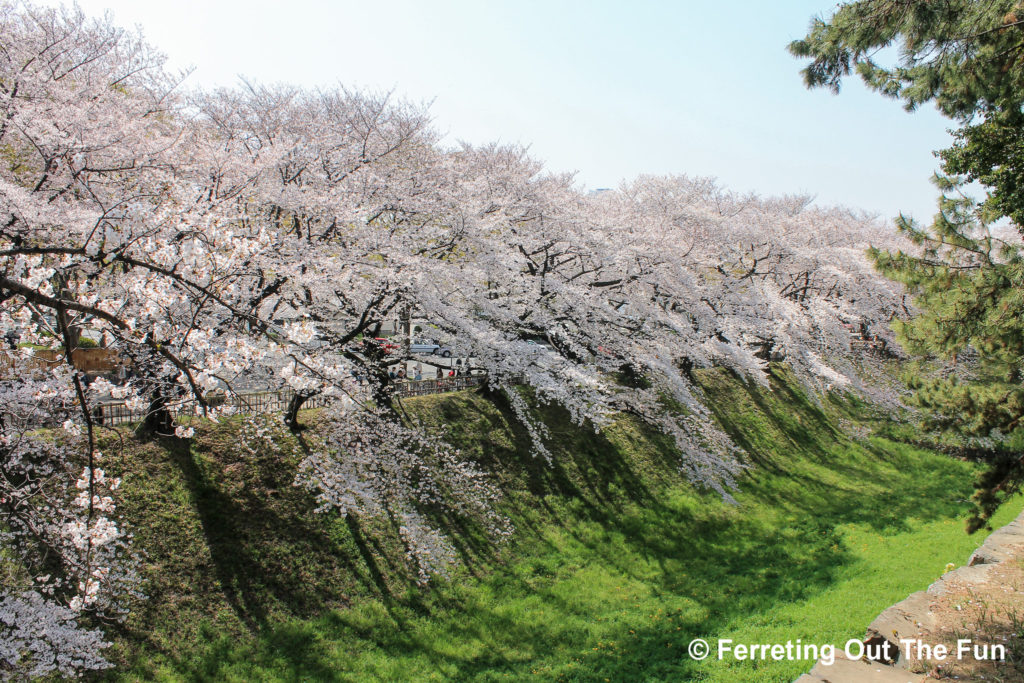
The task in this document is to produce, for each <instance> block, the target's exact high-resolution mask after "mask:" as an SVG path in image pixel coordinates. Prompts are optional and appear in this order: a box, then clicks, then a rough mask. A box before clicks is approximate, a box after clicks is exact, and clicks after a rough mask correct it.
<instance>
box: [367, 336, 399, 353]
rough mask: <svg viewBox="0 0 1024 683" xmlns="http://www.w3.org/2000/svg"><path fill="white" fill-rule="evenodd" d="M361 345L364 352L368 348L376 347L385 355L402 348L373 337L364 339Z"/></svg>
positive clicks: (381, 338)
mask: <svg viewBox="0 0 1024 683" xmlns="http://www.w3.org/2000/svg"><path fill="white" fill-rule="evenodd" d="M362 343H363V349H364V350H366V349H367V348H368V347H370V346H376V347H377V348H379V349H380V350H381V351H383V352H384V353H386V354H392V353H395V352H397V351H398V350H400V349H401V348H402V347H401V345H399V344H396V343H395V342H393V341H391V340H390V339H385V338H384V337H373V338H372V339H371V338H366V337H364V338H363V342H362Z"/></svg>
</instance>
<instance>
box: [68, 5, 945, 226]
mask: <svg viewBox="0 0 1024 683" xmlns="http://www.w3.org/2000/svg"><path fill="white" fill-rule="evenodd" d="M51 4H53V3H51ZM80 5H81V7H82V8H83V10H85V11H86V12H87V13H89V14H99V13H101V12H102V11H103V10H104V9H106V8H109V9H110V10H111V11H112V12H113V15H114V19H115V21H116V22H117V23H119V24H122V25H127V26H131V25H134V24H138V25H140V26H141V27H142V30H143V32H144V33H145V35H146V36H147V38H148V39H149V40H150V42H152V43H153V44H155V45H156V46H157V47H159V48H160V49H161V50H162V51H164V52H165V53H167V54H168V56H169V57H170V58H171V61H172V64H175V65H178V66H183V65H193V66H195V68H196V71H195V73H194V74H193V75H192V77H191V79H190V83H192V84H194V85H202V86H209V85H233V84H236V83H238V78H239V77H240V76H245V77H247V78H250V79H253V80H256V81H261V82H291V83H298V84H301V85H306V86H318V85H319V86H329V85H332V84H335V83H342V84H345V85H349V86H356V87H364V88H370V89H387V90H390V89H393V90H394V91H395V93H396V94H397V95H400V96H403V97H406V98H408V99H412V100H417V101H420V100H432V101H433V104H432V106H431V112H432V114H433V117H434V121H435V125H436V127H437V128H438V129H440V130H441V131H442V132H445V133H447V134H448V136H449V140H452V141H454V140H456V139H463V140H468V141H470V142H486V141H490V140H500V141H504V142H519V143H523V144H527V145H529V146H530V148H531V151H532V153H533V155H534V156H536V157H538V158H540V159H542V160H543V161H545V162H546V163H547V164H548V166H549V168H551V169H553V170H557V171H577V178H578V180H579V182H580V183H581V184H582V185H585V186H586V187H588V188H596V187H614V186H616V185H618V183H619V182H620V181H621V180H622V179H623V178H629V177H633V176H635V175H637V174H640V173H687V174H690V175H711V176H716V177H718V178H719V180H720V181H721V182H722V183H723V184H724V185H726V186H728V187H730V188H731V189H734V190H739V191H751V190H753V191H757V192H760V193H762V194H775V193H786V192H790V193H793V192H807V193H811V194H814V195H816V196H817V198H818V203H819V204H843V205H847V206H851V207H856V208H860V209H864V210H868V211H872V212H877V213H880V214H882V215H884V216H892V215H895V214H896V213H897V212H898V211H900V210H904V211H909V212H911V213H913V214H914V215H915V216H916V217H918V218H928V217H930V215H931V213H932V211H933V208H934V206H935V202H934V198H935V191H934V188H933V187H932V186H931V185H930V183H929V182H928V178H929V177H930V175H931V173H932V172H933V171H934V170H935V168H936V166H937V164H936V160H935V158H934V157H933V156H932V150H934V149H937V148H940V147H944V146H946V145H947V144H948V142H949V136H948V135H947V134H946V132H945V129H946V128H947V127H949V122H948V121H946V120H944V119H942V118H941V117H940V116H939V115H938V114H937V113H936V112H935V111H934V110H933V109H932V108H931V107H928V108H927V109H926V110H922V111H919V112H916V113H914V114H907V113H905V112H904V111H903V110H902V108H901V107H900V105H899V104H898V103H896V102H893V101H891V100H886V99H883V98H882V97H881V96H879V95H875V94H872V93H868V92H866V91H865V90H864V88H863V87H862V86H861V85H860V84H859V82H855V81H853V80H851V81H849V82H848V83H847V86H846V88H844V91H843V93H842V95H840V96H839V97H833V96H832V95H830V94H829V93H827V92H823V91H815V92H809V91H807V90H805V89H804V87H803V84H802V82H801V79H800V76H799V73H798V72H799V69H800V68H801V63H800V62H798V61H797V60H795V59H793V58H791V57H790V56H789V54H788V53H787V52H786V49H785V48H786V45H787V43H788V42H789V41H790V40H792V39H794V38H799V37H801V36H802V35H803V33H804V30H805V29H806V27H807V25H808V22H809V21H810V18H811V16H812V15H814V14H816V13H820V12H827V11H829V10H830V9H831V8H832V7H834V6H835V4H834V2H833V1H830V0H779V1H778V2H763V1H757V2H755V1H745V0H741V1H740V2H735V1H734V2H731V3H720V4H719V3H711V2H706V1H701V2H667V1H666V2H657V1H654V0H646V1H644V0H633V1H632V2H629V3H626V2H605V1H601V2H558V1H556V0H549V1H548V2H543V1H537V0H516V1H514V2H512V1H503V2H483V1H481V0H476V1H472V0H448V1H443V2H441V1H428V0H389V1H387V2H374V1H372V0H361V1H359V2H352V1H350V0H339V1H334V2H330V1H327V0H291V1H290V2H269V1H265V0H250V1H248V2H234V1H223V0H206V1H205V2H203V1H199V0H174V1H173V2H159V3H158V2H148V1H147V2H139V1H138V0H80Z"/></svg>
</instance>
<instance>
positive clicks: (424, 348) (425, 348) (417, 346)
mask: <svg viewBox="0 0 1024 683" xmlns="http://www.w3.org/2000/svg"><path fill="white" fill-rule="evenodd" d="M409 352H410V353H429V354H432V355H435V356H441V357H442V358H451V357H452V350H451V349H449V348H448V347H446V346H441V345H440V344H435V343H434V342H430V341H422V340H417V341H414V342H412V343H411V344H410V345H409Z"/></svg>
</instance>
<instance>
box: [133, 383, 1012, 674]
mask: <svg viewBox="0 0 1024 683" xmlns="http://www.w3.org/2000/svg"><path fill="white" fill-rule="evenodd" d="M704 381H705V384H706V386H707V390H708V392H709V395H711V396H713V397H714V398H715V401H714V405H715V406H716V407H717V409H718V416H719V418H720V420H721V422H722V424H723V425H724V426H725V427H726V428H727V429H728V430H729V431H730V432H731V433H733V434H734V435H735V436H736V438H737V439H738V440H739V441H740V442H742V444H743V445H744V447H745V448H746V449H747V450H748V451H749V452H750V454H751V464H752V465H753V467H752V468H751V470H750V471H749V472H748V473H747V474H746V475H744V477H743V478H742V480H741V485H740V491H739V492H738V493H737V499H738V501H739V504H738V505H735V506H734V505H729V504H726V503H724V502H722V501H721V499H720V498H719V497H717V496H716V495H714V494H709V493H699V492H696V491H694V490H693V489H692V487H690V486H689V485H688V484H687V483H686V482H685V481H683V480H682V478H681V477H680V475H679V474H678V472H677V471H676V468H675V460H674V457H675V456H673V455H672V454H671V452H670V449H668V448H667V445H666V444H665V443H664V441H663V439H662V438H661V437H659V436H658V435H652V434H648V433H646V432H645V431H644V430H643V429H641V428H640V427H639V426H638V425H636V424H635V423H633V422H631V421H629V420H623V421H621V422H620V423H618V424H617V425H615V427H614V428H612V429H611V430H609V431H608V432H607V433H606V434H604V435H595V434H593V433H591V432H588V431H586V430H578V429H575V428H570V427H569V426H568V423H567V422H565V421H564V416H563V415H561V414H560V413H558V412H557V411H555V410H544V411H542V414H543V415H544V417H545V419H546V420H547V421H548V423H549V424H550V425H551V426H552V428H553V433H554V435H555V436H554V440H555V442H556V443H555V444H553V446H554V448H553V451H554V452H555V453H556V456H557V457H556V460H555V463H554V465H553V466H549V465H547V464H546V463H544V462H543V461H542V460H535V459H534V458H533V456H531V455H529V449H528V448H527V447H526V446H527V444H526V442H525V438H524V436H523V434H521V433H520V432H519V430H517V429H516V428H515V427H514V426H513V425H512V423H511V421H510V419H509V418H508V416H507V415H506V414H505V413H503V412H502V411H501V410H499V409H498V408H496V407H495V406H494V405H493V404H491V403H489V402H487V401H485V400H484V399H483V398H481V397H478V396H475V395H472V394H449V395H445V396H441V397H430V398H424V399H416V400H413V401H408V402H407V403H406V408H407V409H408V410H409V411H410V413H411V414H412V415H413V416H414V417H416V418H417V419H423V420H424V421H425V422H426V423H428V424H431V423H432V424H445V425H447V427H448V431H449V433H450V435H451V437H452V438H454V439H456V440H458V441H459V442H460V443H461V445H462V447H463V451H464V452H465V453H466V454H467V457H473V458H475V459H477V460H478V461H479V462H481V463H482V464H483V465H485V466H486V467H487V468H488V469H489V470H490V471H492V472H494V473H495V478H496V480H497V481H498V483H499V484H500V485H501V487H502V489H503V490H504V491H505V494H506V500H505V506H506V511H507V512H508V514H510V515H511V516H512V518H513V519H514V521H515V522H516V525H517V528H518V533H517V536H516V538H515V540H514V542H513V543H512V545H511V546H509V547H505V548H502V549H500V550H499V551H498V552H497V553H494V552H489V551H487V550H486V549H482V548H478V547H476V546H473V547H467V548H465V557H466V559H467V565H466V567H464V568H463V569H461V570H460V571H459V572H457V573H456V575H454V576H453V577H452V578H451V580H449V581H447V582H441V583H439V584H438V585H437V586H436V587H435V588H433V589H431V590H429V591H425V592H422V591H417V590H416V589H415V588H413V587H412V586H411V585H410V584H409V582H407V581H405V580H403V579H402V577H401V571H400V564H399V563H398V562H397V561H396V557H397V555H398V554H399V553H398V551H397V549H396V548H395V547H394V545H393V542H391V541H389V540H388V538H389V536H388V533H387V529H386V528H384V527H379V526H376V527H375V526H374V525H373V523H372V522H363V523H362V525H360V526H356V527H353V526H352V525H350V524H346V523H344V522H343V521H341V520H338V519H333V518H329V517H328V518H314V519H312V521H308V519H307V516H308V515H309V512H310V509H311V507H312V505H311V504H310V503H309V502H308V497H305V495H304V494H302V493H301V492H299V491H297V490H295V489H292V488H291V487H289V486H287V484H288V481H289V479H288V478H289V477H290V476H291V472H293V467H294V462H293V460H294V459H288V458H285V459H278V460H270V459H267V460H257V461H256V462H249V463H236V462H234V461H233V460H232V458H231V457H227V456H224V455H223V454H222V453H220V450H219V449H230V438H226V437H225V436H224V435H220V434H218V432H216V431H215V430H209V431H207V432H204V434H203V435H202V437H203V438H204V439H206V440H207V441H206V442H205V445H202V444H203V442H202V441H200V447H199V448H197V449H196V453H195V454H194V456H193V457H192V458H186V457H185V455H184V454H180V453H179V454H177V455H174V456H173V458H178V459H179V461H178V463H177V465H174V463H173V462H171V460H173V458H171V460H167V458H168V456H167V455H164V456H160V455H159V454H158V453H157V449H155V448H150V449H149V451H148V453H149V455H150V457H151V458H153V459H154V460H155V461H160V459H161V457H163V458H164V460H165V462H164V466H156V467H151V469H150V471H149V472H148V473H147V474H145V475H143V476H139V477H137V478H136V481H135V485H136V486H138V487H139V488H140V491H141V492H148V494H147V495H148V496H149V499H150V504H151V505H150V507H147V508H146V509H141V508H140V509H138V510H136V511H135V514H137V515H138V516H139V524H140V525H145V527H146V529H148V531H147V534H149V535H148V536H147V535H146V534H142V536H145V538H142V539H140V540H142V541H143V542H144V544H145V543H155V542H157V539H159V540H160V541H161V543H160V544H158V545H157V546H156V550H155V551H152V550H151V551H150V559H151V562H152V563H153V564H152V566H151V574H150V575H151V577H152V581H153V584H154V586H155V587H158V588H159V590H158V591H157V595H156V599H155V601H154V603H153V605H152V608H151V610H150V611H149V612H147V613H146V614H144V615H140V616H139V617H137V618H136V620H135V621H134V622H133V623H132V626H133V628H134V629H135V633H134V634H133V635H129V636H127V637H125V638H123V639H122V640H121V643H120V645H119V647H120V648H121V649H120V653H121V655H122V656H124V657H127V658H128V659H129V660H131V661H133V662H134V665H133V668H132V669H131V673H125V674H122V675H123V676H126V677H147V678H163V679H165V680H181V679H188V680H237V681H249V680H350V681H372V680H381V681H406V680H424V681H430V680H475V681H507V680H538V681H602V680H608V681H666V680H672V681H680V680H712V681H791V680H793V679H794V678H795V677H796V676H797V675H799V673H801V672H802V671H805V670H807V669H808V668H810V665H811V663H810V662H771V663H767V664H766V663H758V664H756V665H755V664H751V663H736V662H718V661H711V660H709V661H707V662H703V663H697V662H694V661H692V660H690V658H689V657H688V656H687V654H686V646H687V644H688V643H689V642H690V640H691V639H693V638H695V637H702V638H707V639H708V640H711V641H712V642H714V640H715V639H717V638H732V639H734V640H735V641H736V642H744V643H775V642H783V643H784V642H785V641H786V640H796V639H798V638H799V639H801V640H802V641H803V642H805V643H808V642H811V643H839V644H841V643H843V642H845V640H846V639H848V638H852V637H858V636H860V635H862V633H863V631H864V628H865V626H866V625H867V623H868V622H870V621H871V619H872V618H874V616H875V615H876V614H877V613H878V612H880V611H881V610H882V609H884V608H885V607H886V606H888V605H890V604H892V603H894V602H896V601H898V600H900V599H902V598H903V597H905V596H906V595H907V594H908V593H910V592H912V591H915V590H920V589H922V588H925V587H926V586H927V585H928V584H929V583H930V582H931V581H933V580H934V579H936V578H937V577H938V576H939V575H940V574H941V573H942V571H943V568H944V567H945V565H946V563H947V562H954V563H958V564H959V563H961V562H963V561H964V560H965V559H966V558H967V556H968V555H969V553H970V552H971V550H972V549H973V548H974V547H976V546H977V545H978V544H979V543H980V542H981V540H982V537H981V535H975V536H967V535H966V534H965V533H964V532H963V523H962V520H961V517H962V515H963V512H964V510H965V509H966V504H965V499H966V498H967V497H968V496H969V494H970V489H971V478H972V472H973V468H972V466H970V465H968V464H966V463H962V462H958V461H954V460H951V459H948V458H946V457H943V456H938V455H935V454H931V453H928V452H924V451H920V450H917V449H914V448H911V447H908V446H904V445H900V444H896V443H892V442H889V441H885V440H882V439H875V440H871V441H868V442H856V441H851V440H849V439H848V438H846V437H845V436H844V435H843V434H841V433H839V432H838V431H837V428H836V425H837V424H838V418H839V417H840V416H841V415H844V416H845V417H847V418H850V417H856V411H855V409H854V408H851V406H850V405H849V404H840V403H827V404H826V405H825V406H824V409H819V408H818V407H817V406H815V405H814V404H813V403H811V402H809V401H807V400H806V398H805V397H804V396H803V395H802V394H801V393H800V392H798V391H795V390H794V389H793V388H792V387H791V385H790V384H788V383H786V378H785V377H781V381H780V382H778V384H777V387H776V391H775V392H774V393H768V392H765V391H762V390H758V389H754V388H750V387H747V386H745V385H743V384H742V383H740V382H739V381H737V380H735V379H733V378H731V377H728V376H726V375H725V374H722V373H711V374H708V375H706V376H705V377H704ZM188 463H193V464H192V465H189V464H188ZM241 464H245V465H246V466H245V467H241V466H239V465H241ZM190 468H191V469H190ZM182 472H184V474H182ZM127 485H129V482H128V481H126V486H127ZM268 491H273V492H274V493H273V494H272V495H271V494H269V493H267V492H268ZM158 492H159V495H157V494H158ZM170 508H173V511H171V510H169V509H170ZM1019 508H1020V505H1015V506H1014V508H1013V509H1011V508H1007V509H1005V510H1003V511H1002V512H1001V513H1000V515H999V517H998V519H996V520H995V521H994V524H996V525H999V524H1003V523H1005V522H1006V521H1009V519H1011V518H1012V516H1013V515H1014V514H1015V513H1016V512H1018V511H1019ZM162 509H163V511H161V510H162ZM172 519H177V522H176V524H177V529H176V530H168V531H172V536H171V537H168V536H167V535H166V534H165V533H164V532H163V531H161V529H163V526H162V525H170V524H172V523H174V522H172ZM161 520H162V521H161ZM210 539H212V542H211V540H210ZM180 553H185V554H186V555H185V557H182V556H181V555H180ZM162 562H163V564H162ZM268 573H269V574H273V575H268ZM318 601H319V604H318ZM183 623H184V624H185V625H184V626H182V624H183Z"/></svg>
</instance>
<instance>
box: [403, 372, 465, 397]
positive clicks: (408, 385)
mask: <svg viewBox="0 0 1024 683" xmlns="http://www.w3.org/2000/svg"><path fill="white" fill-rule="evenodd" d="M484 378H485V375H469V376H468V377H444V378H442V379H420V380H410V381H401V382H396V383H395V395H397V396H399V397H401V398H406V397H409V396H428V395H430V394H442V393H444V392H447V391H462V390H464V389H472V388H473V387H478V386H480V385H481V384H483V383H484Z"/></svg>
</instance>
